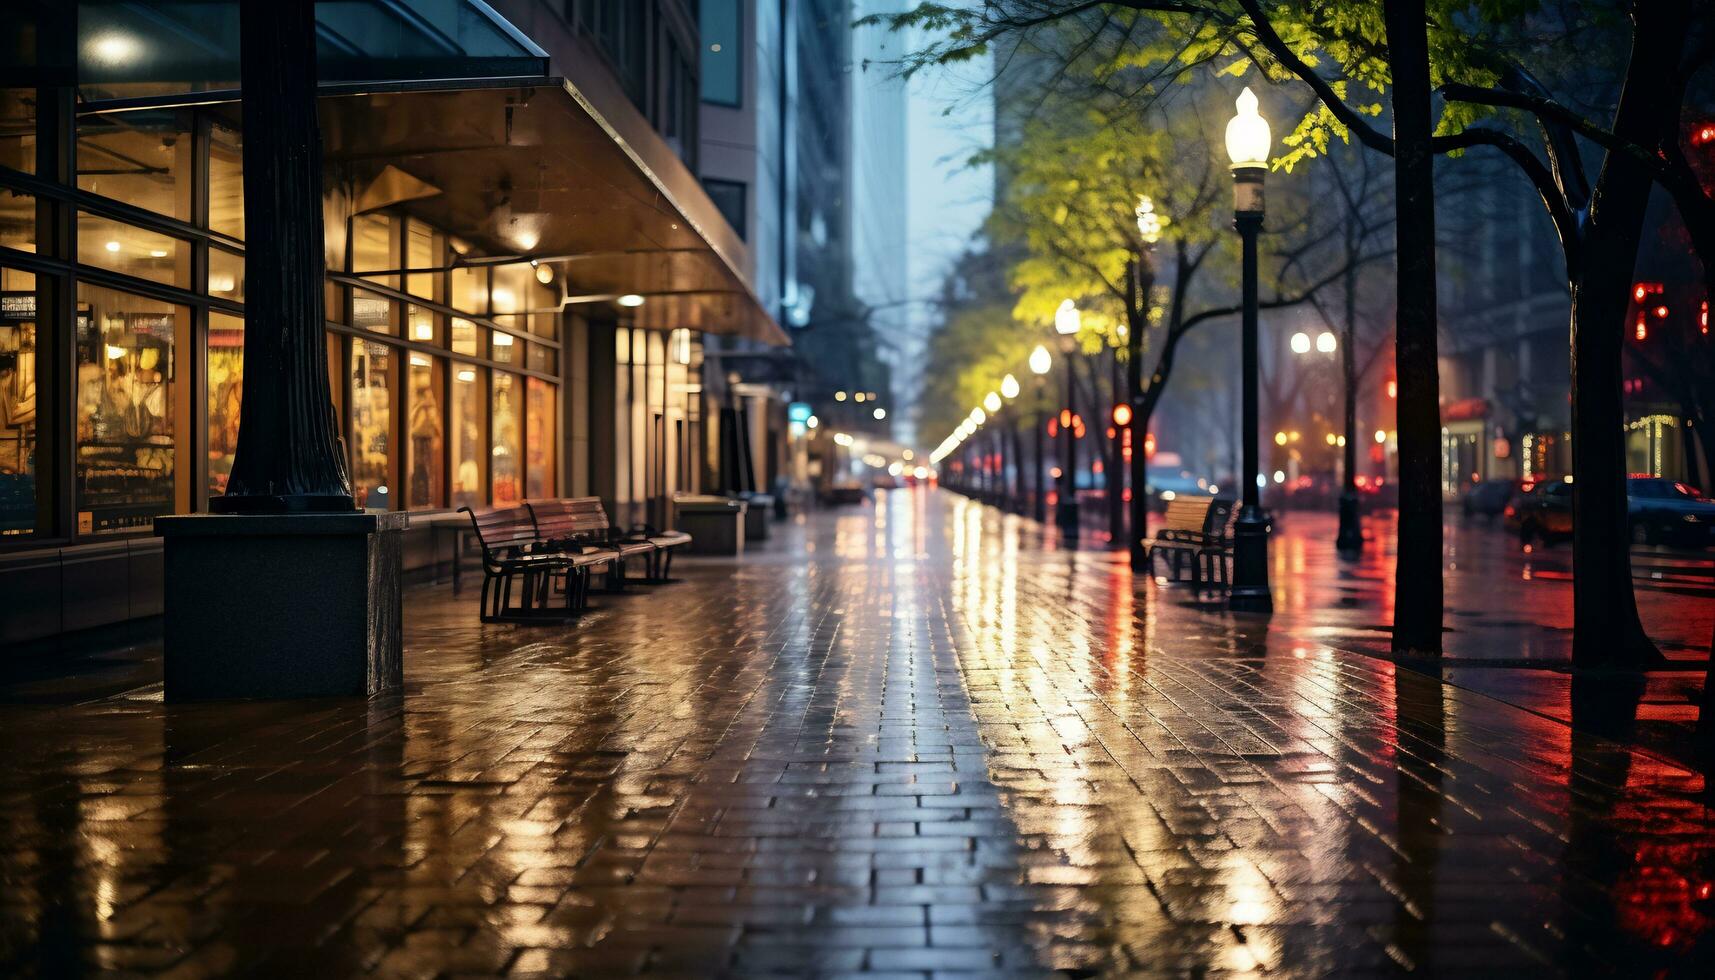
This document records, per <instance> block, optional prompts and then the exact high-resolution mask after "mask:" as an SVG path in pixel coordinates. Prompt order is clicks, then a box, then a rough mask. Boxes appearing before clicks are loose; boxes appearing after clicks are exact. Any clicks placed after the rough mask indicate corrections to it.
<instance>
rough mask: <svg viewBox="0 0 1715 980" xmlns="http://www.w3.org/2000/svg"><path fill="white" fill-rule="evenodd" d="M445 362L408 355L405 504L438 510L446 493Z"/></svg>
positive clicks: (422, 356) (443, 360) (433, 358)
mask: <svg viewBox="0 0 1715 980" xmlns="http://www.w3.org/2000/svg"><path fill="white" fill-rule="evenodd" d="M445 364H446V361H445V359H443V358H439V357H430V356H429V355H427V354H412V355H410V365H411V370H410V375H411V377H410V383H409V385H408V386H407V391H408V392H409V393H410V398H411V402H410V405H409V407H408V409H407V412H408V414H407V416H406V418H407V419H408V421H407V423H406V431H407V434H408V435H409V437H410V439H409V447H408V450H407V452H408V455H407V457H406V463H405V465H406V470H407V472H408V473H409V476H408V477H407V479H406V487H407V491H406V497H405V505H406V506H407V507H411V508H425V507H438V506H440V504H441V500H442V497H443V495H444V493H445V490H444V483H445V473H444V472H443V467H444V463H443V461H442V458H441V457H442V452H443V448H442V447H443V442H442V438H441V399H442V397H443V392H444V391H445V388H446V383H445V374H446V370H445Z"/></svg>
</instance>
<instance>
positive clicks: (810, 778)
mask: <svg viewBox="0 0 1715 980" xmlns="http://www.w3.org/2000/svg"><path fill="white" fill-rule="evenodd" d="M1294 521H1295V522H1296V521H1297V518H1296V517H1294ZM1299 526H1300V527H1307V528H1310V529H1311V530H1310V531H1306V532H1304V533H1302V534H1299V535H1297V536H1296V537H1295V536H1294V535H1291V534H1285V535H1283V538H1282V544H1281V550H1280V551H1279V552H1278V553H1277V555H1276V566H1275V574H1276V578H1277V584H1279V585H1280V587H1281V589H1282V592H1281V598H1280V612H1279V614H1277V615H1276V617H1274V620H1273V621H1272V622H1268V623H1265V622H1263V621H1260V620H1254V619H1245V618H1241V617H1233V616H1229V615H1227V614H1225V613H1223V612H1219V611H1211V610H1209V609H1207V608H1205V607H1203V606H1201V605H1200V604H1198V603H1197V602H1195V601H1193V600H1192V599H1191V597H1189V596H1188V595H1186V594H1185V592H1184V591H1183V590H1175V589H1165V588H1157V587H1156V586H1155V585H1154V584H1153V583H1138V584H1137V585H1136V588H1135V589H1134V583H1133V581H1132V578H1131V575H1130V573H1129V571H1127V570H1126V568H1125V566H1124V564H1123V561H1118V562H1116V560H1115V559H1114V556H1111V555H1109V554H1107V553H1103V552H1099V551H1070V550H1060V549H1058V548H1057V547H1055V546H1054V542H1053V541H1052V540H1048V541H1046V542H1045V541H1044V540H1043V532H1041V531H1040V530H1039V529H1037V528H1036V526H1035V525H1033V524H1031V523H1030V522H1027V521H1023V520H1020V519H1018V518H1013V517H1003V516H1001V515H999V514H998V513H997V512H996V511H994V510H992V509H986V508H982V507H979V506H976V505H974V504H971V503H969V502H967V501H964V500H962V499H961V498H958V497H956V496H954V495H952V494H950V493H942V492H938V491H936V492H932V491H922V490H919V491H896V492H893V493H886V494H881V495H880V500H879V502H878V503H877V504H876V505H873V506H872V505H865V506H863V507H853V508H847V509H843V510H837V511H823V512H820V513H816V514H812V515H810V516H809V517H807V518H801V519H799V520H798V521H796V522H793V523H789V524H785V525H776V528H775V537H774V540H773V541H771V542H770V543H769V544H768V545H767V546H766V547H765V548H763V549H762V550H760V551H758V552H755V553H752V554H749V555H747V556H746V557H745V558H744V559H742V560H739V561H723V560H716V559H703V560H698V561H688V562H685V563H684V565H683V567H682V568H676V569H675V571H676V572H679V573H680V574H682V576H683V581H681V582H678V583H675V584H671V585H666V586H661V587H655V588H651V589H647V590H645V589H638V590H635V594H630V595H624V596H598V597H597V603H598V606H599V608H598V609H597V610H595V611H593V612H592V613H590V614H589V615H587V616H586V617H584V619H583V620H582V621H581V622H578V623H575V624H572V625H568V626H564V627H560V626H553V627H529V628H526V627H516V626H487V627H485V626H480V625H479V624H478V623H477V620H476V595H475V590H474V589H468V588H467V589H466V591H465V592H464V593H463V594H462V595H460V596H457V597H454V596H453V595H452V594H451V591H450V589H448V588H447V587H444V586H443V587H433V588H421V589H417V590H413V591H409V592H407V595H406V604H407V605H406V685H407V687H406V691H405V693H404V694H403V696H400V697H394V698H390V699H382V700H377V701H372V702H369V703H362V702H352V701H339V702H297V703H284V704H282V703H271V704H209V705H189V706H171V707H169V706H166V705H164V704H163V703H161V700H160V694H159V686H158V684H156V683H154V682H155V681H157V680H158V677H159V664H158V651H157V650H155V649H154V648H152V647H150V646H149V645H147V644H144V645H143V646H141V647H138V648H134V649H131V650H122V651H115V652H113V653H111V654H108V655H105V656H103V657H99V658H95V659H93V660H92V661H90V663H89V664H88V665H87V669H86V670H84V671H83V673H82V675H81V676H80V677H79V678H72V679H67V678H63V677H50V676H46V675H44V674H37V675H20V676H19V677H17V678H15V679H14V680H13V681H12V682H11V683H9V684H7V685H6V686H5V687H3V688H0V705H3V706H0V711H3V712H4V716H5V724H4V725H0V751H3V752H4V753H5V756H6V758H7V765H6V766H5V767H3V768H0V797H3V804H0V884H3V890H0V973H3V974H5V975H32V974H34V975H44V976H63V975H68V974H76V973H81V972H93V971H96V970H119V971H126V972H148V973H155V972H160V973H170V974H172V975H175V976H187V977H190V976H204V975H214V974H220V975H227V974H255V973H264V974H272V975H306V974H312V973H316V974H321V975H324V976H343V975H351V974H359V973H373V974H375V975H378V976H435V975H441V974H448V975H488V974H510V975H544V976H549V975H565V974H578V975H585V976H610V975H619V974H628V973H634V972H647V973H667V974H680V975H706V974H710V973H722V972H725V973H734V974H762V973H780V974H789V975H807V974H817V975H832V974H842V973H857V972H864V973H873V974H895V975H902V976H916V977H923V976H926V975H929V974H934V975H953V974H960V973H963V974H968V975H984V976H993V975H998V974H1009V973H1010V974H1018V975H1027V976H1034V975H1044V974H1052V973H1054V972H1055V971H1069V972H1073V973H1075V974H1082V973H1088V972H1091V971H1095V972H1120V971H1137V972H1140V973H1144V974H1165V975H1186V974H1191V975H1207V974H1228V973H1231V974H1251V973H1257V974H1261V973H1277V974H1283V975H1288V976H1323V975H1328V974H1335V973H1339V974H1396V973H1402V972H1409V971H1417V972H1420V973H1431V974H1440V973H1471V974H1487V975H1517V974H1519V973H1522V972H1525V971H1529V972H1530V973H1531V974H1532V975H1546V974H1562V973H1569V974H1588V975H1605V974H1622V975H1637V974H1639V973H1652V972H1657V971H1663V972H1674V971H1683V972H1685V973H1687V974H1692V973H1696V972H1697V971H1698V970H1699V968H1700V967H1701V966H1703V965H1704V964H1703V963H1702V961H1703V960H1705V959H1707V958H1710V957H1712V956H1715V936H1712V930H1711V928H1710V927H1711V915H1712V914H1715V905H1712V903H1711V899H1710V887H1711V882H1712V881H1715V822H1712V821H1711V812H1710V809H1709V807H1708V804H1707V800H1708V798H1707V797H1706V796H1705V795H1704V781H1703V779H1702V777H1701V776H1699V775H1697V774H1695V773H1694V772H1692V771H1690V770H1688V769H1685V768H1681V767H1680V766H1678V765H1676V764H1673V763H1671V762H1668V761H1665V759H1664V757H1663V756H1661V755H1660V754H1657V753H1653V752H1649V751H1645V750H1642V749H1639V748H1638V747H1637V746H1636V744H1635V743H1636V739H1635V738H1634V735H1635V728H1636V721H1637V719H1638V718H1639V717H1640V705H1647V704H1648V703H1649V702H1650V700H1651V698H1652V696H1653V695H1652V693H1651V690H1650V689H1649V688H1647V687H1646V686H1645V685H1639V684H1633V683H1630V682H1627V681H1624V680H1621V679H1616V678H1612V677H1586V676H1582V675H1580V676H1578V677H1576V678H1572V679H1568V678H1567V675H1564V674H1554V675H1551V674H1549V673H1548V672H1544V671H1528V672H1527V671H1520V670H1509V669H1507V668H1474V667H1473V668H1461V667H1457V666H1455V667H1451V668H1449V675H1450V676H1449V680H1451V681H1453V683H1443V682H1442V681H1441V680H1439V679H1436V678H1433V677H1429V676H1426V675H1423V674H1418V673H1413V672H1409V671H1403V670H1396V669H1395V668H1394V667H1393V666H1392V665H1391V664H1389V663H1387V662H1386V661H1385V660H1382V659H1378V658H1375V657H1372V656H1365V655H1363V654H1362V653H1359V652H1350V651H1353V650H1359V649H1362V648H1364V646H1365V644H1366V643H1373V642H1374V637H1375V635H1376V634H1375V628H1376V626H1377V625H1378V624H1380V623H1385V622H1386V621H1387V618H1386V615H1385V603H1386V600H1385V598H1384V597H1380V596H1379V593H1378V590H1382V589H1384V588H1385V587H1384V586H1383V585H1382V584H1381V583H1382V581H1383V580H1384V578H1385V575H1384V574H1383V573H1384V571H1385V569H1386V564H1387V559H1386V557H1385V555H1383V554H1378V555H1377V556H1375V558H1374V559H1373V560H1372V561H1369V562H1366V563H1365V564H1363V565H1362V566H1360V567H1358V568H1356V569H1354V570H1350V571H1346V572H1340V571H1336V570H1334V569H1333V567H1332V565H1331V564H1325V560H1324V559H1323V558H1322V557H1320V554H1321V553H1320V552H1319V551H1316V550H1315V549H1314V548H1313V546H1312V545H1310V544H1308V543H1301V544H1300V545H1298V546H1296V547H1298V549H1299V550H1298V552H1297V553H1296V554H1297V557H1296V558H1295V557H1294V555H1295V552H1294V551H1293V548H1294V547H1295V546H1294V545H1293V544H1292V543H1291V542H1292V541H1294V540H1297V541H1300V542H1311V541H1315V540H1318V538H1317V537H1316V533H1319V532H1315V533H1313V532H1314V527H1315V525H1314V523H1313V522H1312V523H1310V524H1304V523H1302V522H1300V523H1299ZM1284 530H1285V528H1284V527H1283V532H1284ZM1328 537H1330V538H1331V534H1330V535H1328ZM1461 540H1464V539H1461ZM1482 540H1488V539H1482ZM1457 546H1458V545H1457V544H1456V547H1457ZM1465 546H1466V547H1467V548H1477V547H1488V545H1479V544H1478V543H1477V539H1471V542H1470V543H1468V544H1466V545H1465ZM1488 560H1491V561H1494V562H1501V561H1506V562H1513V561H1517V562H1519V563H1522V564H1529V565H1530V566H1531V569H1532V572H1531V574H1532V575H1538V574H1540V573H1541V571H1543V570H1548V571H1551V572H1552V571H1553V570H1554V568H1556V567H1563V564H1564V561H1565V556H1564V555H1559V556H1545V557H1538V556H1534V555H1531V556H1523V557H1520V556H1515V555H1510V554H1508V555H1502V554H1501V553H1500V552H1496V554H1495V555H1492V556H1490V558H1489V559H1488ZM1556 561H1558V562H1560V563H1561V566H1556V565H1555V562H1556ZM1295 562H1296V563H1297V565H1296V568H1297V572H1298V574H1297V578H1296V580H1294V579H1291V578H1287V579H1283V578H1282V573H1283V572H1284V573H1289V574H1290V573H1292V572H1293V570H1294V568H1295V564H1294V563H1295ZM1675 574H1678V573H1677V572H1676V573H1675ZM1686 574H1687V575H1689V576H1690V578H1689V579H1688V582H1689V584H1687V585H1685V586H1684V587H1685V588H1687V589H1691V590H1692V598H1694V599H1695V601H1697V602H1699V603H1701V604H1702V606H1703V607H1706V606H1707V604H1708V600H1707V594H1706V592H1703V591H1698V590H1701V589H1704V588H1705V587H1704V586H1703V585H1702V584H1701V580H1700V579H1698V578H1697V575H1698V574H1700V573H1698V572H1696V571H1695V570H1693V571H1691V572H1688V573H1686ZM1501 577H1504V578H1506V579H1507V581H1509V582H1516V585H1513V586H1509V587H1508V588H1509V589H1513V590H1515V591H1510V592H1502V593H1499V594H1498V598H1497V600H1496V602H1494V603H1491V604H1488V605H1481V604H1479V603H1476V602H1474V601H1473V602H1471V603H1468V605H1469V606H1470V607H1471V608H1473V609H1478V608H1479V607H1480V612H1479V613H1473V614H1472V615H1471V616H1469V617H1465V618H1463V619H1462V618H1460V617H1459V616H1457V615H1450V617H1449V619H1450V625H1453V626H1454V627H1455V628H1454V633H1453V634H1451V638H1450V640H1449V651H1450V653H1453V654H1456V655H1457V656H1459V657H1461V658H1466V657H1469V658H1476V657H1478V656H1480V655H1481V654H1482V651H1485V650H1487V651H1492V650H1495V649H1501V648H1503V647H1506V644H1508V643H1512V642H1513V640H1511V639H1506V638H1507V637H1517V636H1524V635H1527V634H1528V635H1530V636H1532V637H1543V636H1546V637H1548V638H1547V639H1543V640H1541V642H1542V644H1543V647H1542V649H1540V650H1538V649H1536V648H1531V649H1528V650H1520V651H1517V652H1513V653H1510V654H1508V655H1507V656H1505V657H1500V658H1497V659H1500V660H1503V661H1505V660H1508V659H1529V658H1531V657H1537V656H1550V657H1552V656H1553V655H1554V651H1555V650H1557V649H1559V648H1560V647H1557V646H1556V644H1563V643H1564V640H1563V639H1556V638H1555V637H1557V636H1558V634H1556V633H1553V632H1552V631H1544V630H1542V629H1541V628H1540V627H1535V626H1533V625H1532V622H1531V621H1532V617H1533V615H1534V614H1533V613H1532V609H1533V608H1535V607H1533V606H1532V605H1531V603H1533V602H1535V601H1536V600H1537V599H1538V598H1542V597H1544V596H1548V595H1549V593H1546V592H1540V591H1530V590H1528V589H1527V588H1526V587H1527V586H1528V585H1529V583H1530V582H1531V579H1530V577H1529V576H1524V577H1520V576H1519V574H1518V567H1516V566H1514V565H1511V564H1509V565H1507V566H1506V572H1505V575H1504V576H1501ZM1646 577H1647V573H1646ZM1550 580H1551V581H1552V575H1551V576H1550ZM1450 581H1451V580H1450ZM1669 584H1672V583H1669ZM1674 587H1675V588H1678V587H1679V586H1677V585H1675V586H1674ZM1460 588H1462V586H1458V585H1454V584H1450V586H1449V603H1450V606H1451V605H1454V597H1455V594H1456V593H1457V592H1458V590H1459V589H1460ZM1487 591H1494V589H1493V588H1491V589H1488V590H1487ZM1649 591H1650V590H1649V588H1647V587H1644V588H1640V603H1642V604H1643V605H1644V606H1645V610H1646V613H1645V614H1646V620H1651V617H1652V616H1653V617H1656V618H1657V619H1659V620H1661V621H1669V622H1671V621H1675V617H1674V616H1673V615H1671V614H1669V613H1666V612H1663V611H1662V610H1664V609H1667V608H1669V607H1666V606H1661V605H1659V604H1658V599H1657V598H1652V597H1646V593H1649ZM1664 594H1668V595H1672V594H1675V593H1664ZM1509 597H1511V598H1509ZM1520 597H1529V598H1520ZM1348 599H1349V600H1350V601H1347V600H1348ZM1542 601H1543V603H1544V605H1543V606H1542V608H1545V609H1550V608H1552V604H1553V602H1554V601H1555V600H1552V599H1549V598H1542ZM1700 608H1701V607H1700ZM1509 610H1510V611H1509ZM1652 610H1653V612H1652ZM1694 615H1695V616H1705V617H1706V616H1707V615H1708V614H1707V612H1697V613H1695V614H1694ZM1468 620H1469V621H1470V622H1467V621H1468ZM1699 623H1701V624H1703V625H1702V626H1701V629H1702V630H1703V635H1705V636H1707V634H1708V631H1709V627H1708V625H1707V623H1708V620H1707V618H1704V619H1701V620H1697V619H1692V620H1690V621H1689V624H1687V623H1686V622H1677V625H1674V626H1673V628H1677V629H1680V630H1681V632H1683V633H1684V635H1685V636H1686V637H1687V640H1686V643H1687V644H1690V643H1692V642H1693V638H1694V637H1695V635H1696V630H1697V629H1698V628H1699ZM1652 625H1653V623H1652ZM1485 638H1486V639H1485ZM1382 644H1383V645H1384V646H1385V636H1384V638H1383V640H1382ZM1508 649H1511V648H1508ZM1687 649H1688V650H1689V649H1690V648H1689V647H1687ZM1465 651H1470V652H1468V653H1467V652H1465ZM1693 652H1694V651H1693ZM1465 669H1469V670H1488V671H1489V673H1485V674H1484V675H1483V677H1484V678H1492V677H1497V676H1499V677H1503V678H1506V679H1507V680H1506V682H1505V683H1504V684H1503V683H1500V682H1490V681H1486V680H1485V681H1483V683H1477V682H1471V683H1467V682H1465V681H1464V680H1463V679H1462V678H1461V677H1458V676H1453V675H1455V674H1456V673H1457V672H1458V671H1460V670H1465ZM1688 676H1689V675H1688ZM1484 683H1488V684H1490V686H1491V687H1495V688H1496V689H1497V693H1500V694H1502V695H1503V697H1505V698H1506V700H1499V699H1497V698H1495V697H1491V696H1490V695H1489V694H1487V693H1483V684H1484ZM1654 683H1656V682H1654V681H1652V684H1654ZM1507 685H1512V686H1513V687H1515V688H1517V690H1513V691H1510V692H1509V691H1501V690H1499V688H1504V687H1506V686H1507ZM1530 697H1536V698H1538V699H1539V700H1540V703H1530V704H1526V706H1525V707H1519V706H1516V705H1517V704H1518V703H1525V702H1526V701H1527V700H1528V698H1530ZM1507 701H1512V702H1515V703H1507ZM1527 708H1528V709H1529V710H1527ZM1645 713H1646V714H1647V711H1646V712H1645ZM1568 722H1570V725H1569V724H1568Z"/></svg>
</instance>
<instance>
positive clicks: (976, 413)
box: [971, 408, 989, 426]
mask: <svg viewBox="0 0 1715 980" xmlns="http://www.w3.org/2000/svg"><path fill="white" fill-rule="evenodd" d="M988 419H989V417H988V415H987V414H985V413H984V412H983V410H982V409H980V408H973V409H971V425H973V426H977V425H982V424H983V423H984V422H987V421H988Z"/></svg>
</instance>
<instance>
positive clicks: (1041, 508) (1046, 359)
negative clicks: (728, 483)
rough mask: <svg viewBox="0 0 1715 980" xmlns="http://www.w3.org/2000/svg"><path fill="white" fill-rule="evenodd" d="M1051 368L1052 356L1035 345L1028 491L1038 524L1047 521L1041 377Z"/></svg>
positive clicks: (1044, 427)
mask: <svg viewBox="0 0 1715 980" xmlns="http://www.w3.org/2000/svg"><path fill="white" fill-rule="evenodd" d="M1053 367H1054V357H1053V355H1051V354H1049V353H1048V348H1046V347H1044V346H1042V345H1041V344H1037V345H1036V349H1035V350H1033V351H1031V352H1030V373H1031V374H1034V375H1036V424H1035V425H1034V426H1033V428H1034V429H1035V430H1036V436H1035V441H1036V465H1035V467H1034V468H1033V469H1032V470H1031V476H1030V489H1031V492H1032V493H1034V494H1035V495H1036V497H1035V503H1034V504H1033V505H1032V511H1033V513H1034V515H1035V517H1036V521H1037V523H1039V524H1040V523H1042V522H1043V521H1046V520H1047V519H1048V503H1047V498H1048V494H1047V493H1045V492H1044V491H1043V487H1042V430H1044V429H1046V428H1048V420H1047V419H1045V418H1043V417H1042V407H1043V400H1042V387H1043V375H1045V374H1047V373H1048V372H1049V370H1050V369H1052V368H1053Z"/></svg>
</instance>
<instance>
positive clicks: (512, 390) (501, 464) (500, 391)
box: [491, 371, 524, 507]
mask: <svg viewBox="0 0 1715 980" xmlns="http://www.w3.org/2000/svg"><path fill="white" fill-rule="evenodd" d="M523 395H524V392H523V385H521V384H520V383H519V378H518V376H517V375H515V374H504V373H502V372H500V371H496V372H494V419H493V422H494V448H493V450H492V451H491V455H492V456H493V457H494V460H493V464H492V465H493V473H494V478H493V483H494V503H495V505H496V506H500V507H504V506H506V505H508V504H515V503H517V502H518V501H519V500H520V499H521V498H520V497H519V494H520V493H521V492H523V489H524V488H523V486H522V485H521V483H520V478H521V477H522V476H523V474H522V473H520V472H519V470H520V468H521V466H522V464H523V458H524V452H523V448H524V447H523V440H522V439H520V438H519V435H520V431H519V430H520V428H521V425H522V423H523V421H524V405H523Z"/></svg>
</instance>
